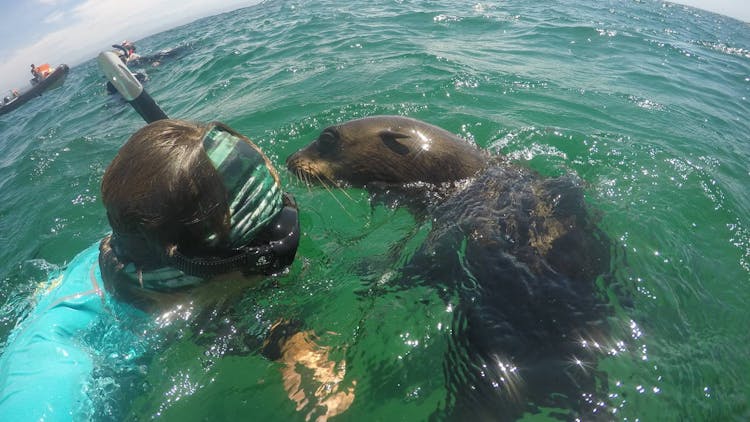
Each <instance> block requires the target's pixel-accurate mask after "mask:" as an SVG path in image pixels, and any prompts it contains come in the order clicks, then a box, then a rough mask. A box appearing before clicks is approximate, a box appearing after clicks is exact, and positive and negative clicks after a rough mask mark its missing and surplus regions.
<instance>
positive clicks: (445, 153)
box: [287, 116, 611, 420]
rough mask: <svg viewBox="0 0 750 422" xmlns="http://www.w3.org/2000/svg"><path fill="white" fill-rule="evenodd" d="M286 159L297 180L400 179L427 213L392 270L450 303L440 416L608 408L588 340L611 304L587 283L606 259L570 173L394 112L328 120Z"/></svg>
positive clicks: (593, 340) (605, 243)
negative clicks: (420, 239)
mask: <svg viewBox="0 0 750 422" xmlns="http://www.w3.org/2000/svg"><path fill="white" fill-rule="evenodd" d="M287 167H288V168H289V170H290V171H291V172H292V173H294V174H296V175H297V176H298V177H299V178H300V179H303V180H306V181H308V182H321V183H327V184H335V185H338V186H341V185H354V186H362V187H365V188H366V189H368V190H370V191H372V192H382V191H383V190H388V191H393V190H401V191H403V192H405V193H406V194H407V195H412V196H416V197H418V199H417V202H418V204H419V205H421V209H422V211H423V212H425V213H426V214H427V215H429V216H430V217H431V220H432V229H431V231H430V233H429V235H428V237H427V239H426V240H425V242H424V243H423V244H422V246H421V247H420V249H419V250H418V251H417V252H416V253H415V255H414V256H413V257H412V259H411V261H410V262H409V263H408V264H407V265H406V266H405V267H404V268H403V269H402V270H401V276H402V279H403V281H402V283H405V284H407V285H408V284H409V283H412V284H413V283H425V284H430V285H435V286H436V287H438V288H439V289H440V291H441V292H445V293H444V295H445V299H446V301H449V302H450V303H454V305H455V308H454V321H453V324H452V327H451V329H452V334H451V342H450V347H449V349H450V350H449V352H448V356H447V357H446V359H445V363H444V371H445V377H446V379H447V382H448V386H447V388H448V392H449V397H448V400H447V409H445V410H447V412H448V415H449V418H450V419H456V420H464V419H466V418H475V419H479V420H513V419H516V418H518V417H520V416H521V415H522V414H523V413H525V412H538V411H539V407H548V408H558V409H564V410H565V412H563V413H559V414H557V416H559V417H561V418H564V419H569V418H576V417H583V418H584V419H587V420H588V419H597V418H599V417H605V418H606V415H604V414H603V413H606V412H605V411H604V409H603V408H601V407H602V405H601V404H599V403H598V400H595V399H592V398H596V397H599V396H600V394H602V392H601V391H600V390H602V389H603V388H604V387H603V386H606V379H605V376H604V374H602V373H599V372H597V371H596V369H595V368H596V361H597V359H598V357H599V355H600V354H601V352H600V351H598V350H596V348H597V347H598V345H601V344H604V343H606V338H607V333H608V324H607V317H608V315H609V314H610V309H609V306H608V303H607V301H606V299H605V298H604V296H603V294H602V292H601V291H600V286H597V283H601V282H603V281H605V280H606V279H607V277H608V275H609V273H610V268H609V267H610V245H611V242H610V240H609V239H608V238H607V236H606V235H605V234H604V233H603V232H602V231H601V230H600V229H598V228H597V226H596V224H595V223H596V221H595V220H596V218H594V217H593V216H592V214H591V213H590V212H589V211H588V210H587V207H586V205H585V203H584V197H583V189H582V187H581V183H580V181H579V180H578V179H577V178H576V177H574V176H562V177H558V178H544V177H541V176H540V175H538V174H537V173H535V172H533V171H532V170H530V169H527V168H525V167H523V166H519V165H516V164H514V163H511V162H510V161H508V160H507V159H506V158H504V157H499V156H491V155H490V154H488V153H487V152H485V151H483V150H480V149H478V148H476V147H474V146H473V145H471V144H469V143H468V142H466V141H464V140H463V139H461V138H459V137H457V136H456V135H454V134H452V133H450V132H448V131H445V130H443V129H441V128H439V127H436V126H433V125H430V124H427V123H424V122H421V121H418V120H415V119H410V118H405V117H399V116H375V117H368V118H363V119H358V120H353V121H349V122H345V123H342V124H339V125H335V126H331V127H328V128H326V129H324V130H323V131H322V133H321V134H320V136H319V137H318V138H317V139H316V140H315V141H313V142H312V143H311V144H310V145H308V146H307V147H305V148H303V149H301V150H300V151H298V152H296V153H295V154H293V155H291V156H290V157H289V158H288V159H287ZM417 191H419V192H420V194H419V195H414V193H415V192H417ZM423 193H427V194H426V195H423ZM595 345H597V346H595ZM434 416H435V417H437V418H438V419H441V418H443V417H445V413H444V412H442V413H440V414H436V415H434Z"/></svg>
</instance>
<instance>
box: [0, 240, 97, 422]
mask: <svg viewBox="0 0 750 422" xmlns="http://www.w3.org/2000/svg"><path fill="white" fill-rule="evenodd" d="M98 259H99V244H98V242H97V243H96V244H95V245H92V246H91V247H89V248H87V249H86V250H84V251H83V252H81V253H80V254H78V256H76V257H75V258H74V259H73V261H72V262H71V263H70V264H69V265H68V267H67V268H66V270H65V271H64V272H63V273H62V274H55V275H52V276H51V277H50V279H49V281H48V282H47V283H46V284H44V285H43V286H42V287H41V288H40V289H39V291H37V292H36V293H35V294H34V298H35V300H36V301H37V303H36V306H35V307H34V309H33V310H32V311H31V313H30V314H29V316H28V317H27V318H26V319H25V320H24V321H22V322H21V323H20V324H19V325H18V326H17V327H16V328H15V329H14V330H13V332H12V333H11V335H10V337H9V339H8V343H7V345H6V347H5V350H4V351H3V354H2V356H0V419H2V420H4V421H75V420H81V419H84V418H85V416H84V415H85V414H90V413H91V402H90V399H89V398H88V394H87V390H88V386H89V382H90V379H91V375H92V371H93V366H94V365H93V358H92V354H91V353H90V352H89V350H88V349H87V347H86V346H85V345H84V344H83V343H82V342H81V339H82V337H83V334H84V332H85V330H86V329H87V328H89V327H91V326H92V325H93V324H94V323H95V322H96V321H97V320H98V319H99V317H100V316H101V315H102V314H103V312H105V309H107V305H106V302H107V301H106V299H107V298H106V296H105V292H104V288H103V286H102V281H101V273H100V271H99V262H98Z"/></svg>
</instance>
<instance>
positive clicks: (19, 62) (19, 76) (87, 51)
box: [0, 0, 750, 97]
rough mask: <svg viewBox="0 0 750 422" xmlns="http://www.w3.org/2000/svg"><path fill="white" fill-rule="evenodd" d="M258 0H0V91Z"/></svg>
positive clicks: (702, 2) (724, 7)
mask: <svg viewBox="0 0 750 422" xmlns="http://www.w3.org/2000/svg"><path fill="white" fill-rule="evenodd" d="M270 1H273V0H270ZM342 1H345V0H342ZM591 1H596V0H591ZM653 1H658V0H653ZM260 2H261V0H0V16H2V24H0V40H2V41H3V42H2V43H0V97H1V96H2V94H5V92H6V91H7V90H9V89H11V88H17V87H23V86H26V85H27V84H28V82H29V79H30V78H31V74H30V73H29V65H30V64H31V63H35V64H37V65H38V64H41V63H49V64H51V65H57V64H60V63H67V64H68V65H69V66H71V67H73V66H75V65H77V64H80V63H82V62H84V61H86V60H89V59H92V58H94V57H95V56H96V55H97V54H98V53H99V51H101V50H105V49H109V48H110V46H111V45H112V44H113V43H117V42H121V41H122V40H124V39H129V40H138V39H142V38H145V37H147V36H149V35H152V34H155V33H158V32H161V31H164V30H167V29H170V28H174V27H176V26H179V25H182V24H185V23H188V22H191V21H194V20H196V19H198V18H201V17H205V16H211V15H215V14H218V13H222V12H227V11H230V10H234V9H238V8H241V7H246V6H251V5H253V4H258V3H260ZM677 3H682V4H688V5H691V6H694V7H697V8H700V9H705V10H710V11H713V12H716V13H720V14H723V15H727V16H731V17H733V18H736V19H739V20H742V21H745V22H750V0H678V1H677ZM739 47H742V48H749V47H750V46H739Z"/></svg>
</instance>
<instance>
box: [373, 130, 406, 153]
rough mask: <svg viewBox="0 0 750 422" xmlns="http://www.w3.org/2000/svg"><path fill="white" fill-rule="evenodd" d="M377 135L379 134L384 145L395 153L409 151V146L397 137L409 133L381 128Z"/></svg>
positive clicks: (402, 137)
mask: <svg viewBox="0 0 750 422" xmlns="http://www.w3.org/2000/svg"><path fill="white" fill-rule="evenodd" d="M378 136H380V140H381V141H383V143H384V144H385V146H387V147H388V148H389V149H390V150H391V151H393V152H395V153H396V154H398V155H406V154H408V153H409V147H408V146H406V145H404V144H403V143H402V142H400V141H399V139H404V138H408V137H409V135H405V134H403V133H401V132H395V131H392V130H383V131H380V132H379V133H378Z"/></svg>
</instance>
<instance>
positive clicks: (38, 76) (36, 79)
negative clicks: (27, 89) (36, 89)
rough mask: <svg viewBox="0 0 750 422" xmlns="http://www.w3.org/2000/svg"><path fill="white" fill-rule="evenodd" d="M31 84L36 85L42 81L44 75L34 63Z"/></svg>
mask: <svg viewBox="0 0 750 422" xmlns="http://www.w3.org/2000/svg"><path fill="white" fill-rule="evenodd" d="M31 76H32V78H31V83H32V84H35V83H38V82H39V81H41V80H42V75H41V74H40V73H39V71H38V70H37V68H36V66H34V63H32V64H31Z"/></svg>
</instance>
